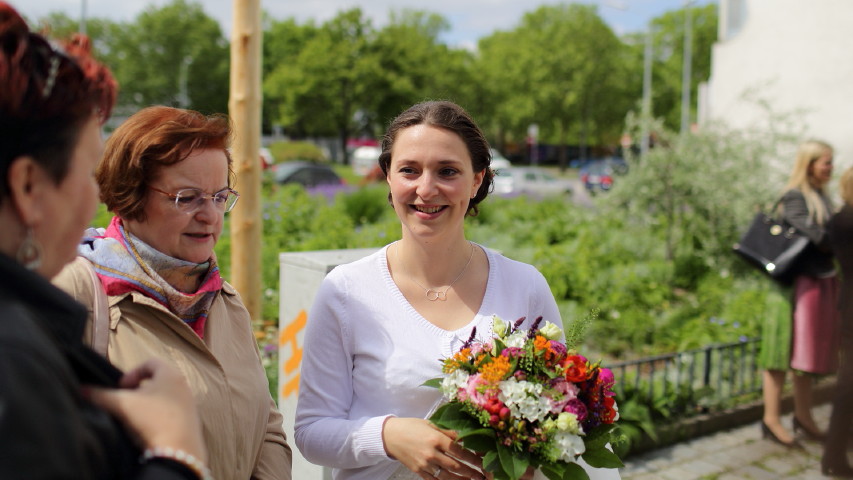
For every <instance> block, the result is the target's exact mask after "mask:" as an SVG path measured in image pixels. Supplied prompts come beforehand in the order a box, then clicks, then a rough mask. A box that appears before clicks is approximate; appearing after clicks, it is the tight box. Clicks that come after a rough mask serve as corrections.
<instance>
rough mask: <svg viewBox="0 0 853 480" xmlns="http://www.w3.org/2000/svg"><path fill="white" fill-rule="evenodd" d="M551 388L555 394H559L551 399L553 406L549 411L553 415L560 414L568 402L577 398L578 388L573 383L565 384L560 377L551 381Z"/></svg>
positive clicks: (563, 379)
mask: <svg viewBox="0 0 853 480" xmlns="http://www.w3.org/2000/svg"><path fill="white" fill-rule="evenodd" d="M551 388H553V389H554V392H555V393H558V394H559V395H558V398H554V399H552V401H553V404H554V406H553V408H552V409H551V411H552V412H553V413H560V412H562V411H563V409H564V408H565V406H566V404H567V403H568V402H569V400H573V399H576V398H577V396H578V391H579V389H578V386H577V385H575V384H574V383H571V382H567V381H566V379H565V378H562V377H558V378H555V379H554V380H552V381H551Z"/></svg>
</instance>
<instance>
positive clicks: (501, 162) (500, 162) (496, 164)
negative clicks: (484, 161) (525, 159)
mask: <svg viewBox="0 0 853 480" xmlns="http://www.w3.org/2000/svg"><path fill="white" fill-rule="evenodd" d="M489 151H490V152H491V153H492V163H491V164H490V166H491V167H492V170H498V169H500V168H509V167H511V166H512V164H511V163H509V160H508V159H507V158H506V157H504V156H503V155H501V152H499V151H497V150H495V149H494V148H490V149H489Z"/></svg>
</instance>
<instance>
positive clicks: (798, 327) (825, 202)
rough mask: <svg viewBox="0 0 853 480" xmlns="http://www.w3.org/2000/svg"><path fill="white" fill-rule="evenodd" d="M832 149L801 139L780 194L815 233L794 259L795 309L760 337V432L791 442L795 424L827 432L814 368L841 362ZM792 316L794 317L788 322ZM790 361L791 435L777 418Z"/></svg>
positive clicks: (791, 215) (792, 215)
mask: <svg viewBox="0 0 853 480" xmlns="http://www.w3.org/2000/svg"><path fill="white" fill-rule="evenodd" d="M832 156H833V151H832V147H831V146H829V145H828V144H827V143H825V142H821V141H818V140H809V141H807V142H804V143H802V144H801V145H800V147H799V149H798V151H797V156H796V160H795V163H794V169H793V171H792V173H791V177H790V179H789V180H788V184H787V185H786V187H785V193H784V194H783V195H782V199H781V202H780V204H781V205H780V209H781V218H782V219H784V220H785V221H787V222H788V223H789V224H790V225H792V226H794V227H795V228H796V229H797V230H799V231H800V232H802V233H804V234H805V235H806V236H808V238H809V240H810V243H809V246H808V247H807V248H806V251H805V252H804V253H803V254H802V257H801V258H800V259H799V260H798V263H797V269H798V272H797V276H796V277H795V279H794V283H793V285H792V288H791V292H790V295H791V310H792V314H791V315H788V314H787V313H785V314H783V315H777V316H775V317H773V318H769V319H768V323H770V324H772V325H765V329H764V332H763V336H768V337H769V338H766V339H765V342H763V344H762V357H761V364H762V366H763V367H764V368H765V371H764V376H763V377H764V378H763V380H764V385H763V388H764V418H763V424H762V433H763V436H764V437H765V438H768V437H769V438H770V439H771V440H774V441H776V442H777V443H780V444H782V445H785V446H788V447H794V446H799V443H798V442H797V440H796V438H795V436H794V435H796V434H797V432H798V431H802V433H803V434H804V435H805V436H806V437H807V438H809V439H811V440H815V441H822V440H823V439H824V437H825V434H824V433H823V432H821V431H820V430H819V429H818V427H817V425H816V424H815V421H814V417H813V416H812V375H811V374H827V373H832V372H834V371H835V369H836V368H837V362H838V359H837V352H838V335H837V333H838V311H837V307H836V302H837V298H838V281H837V279H836V274H835V265H834V263H833V256H832V252H831V250H830V246H829V237H828V235H827V229H826V226H827V223H828V221H829V217H830V215H831V214H832V211H833V207H832V202H831V200H830V198H829V195H828V193H827V186H828V184H829V181H830V179H831V178H832V160H833V159H832ZM787 322H792V326H791V327H790V328H789V327H788V326H787V325H786V323H787ZM771 332H772V333H771ZM774 335H776V336H775V337H774ZM789 345H790V351H788V350H787V347H788V346H789ZM771 346H772V347H771ZM788 368H791V369H793V370H794V371H795V373H794V419H793V429H794V435H791V433H790V432H788V430H787V429H785V427H784V426H782V423H781V422H780V413H781V396H782V387H783V385H784V382H785V373H786V371H787V370H788Z"/></svg>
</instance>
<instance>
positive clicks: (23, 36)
mask: <svg viewBox="0 0 853 480" xmlns="http://www.w3.org/2000/svg"><path fill="white" fill-rule="evenodd" d="M90 51H91V45H90V43H89V39H88V38H87V37H85V36H83V35H75V36H74V37H72V38H71V39H70V40H69V41H68V42H65V43H63V44H62V45H58V44H52V43H51V42H49V41H48V40H47V39H46V38H45V37H43V36H42V35H39V34H37V33H33V32H31V31H30V29H29V27H28V26H27V24H26V22H25V21H24V19H23V18H21V16H20V15H19V14H18V12H17V11H15V9H14V8H12V6H11V5H9V4H8V3H6V2H3V1H0V85H2V88H0V175H2V182H0V200H2V199H3V198H4V197H5V195H6V181H5V178H6V174H7V171H8V168H9V165H10V164H11V163H12V161H14V160H15V159H16V158H18V157H21V156H31V157H33V158H34V159H35V160H36V161H37V162H38V163H39V164H40V165H41V166H42V167H43V168H45V170H46V171H48V172H49V174H50V175H51V176H52V177H53V179H54V181H56V182H57V183H59V182H60V181H62V179H63V178H65V174H66V173H67V171H68V163H69V160H70V158H71V153H72V152H73V150H74V147H75V146H76V144H77V139H78V136H79V133H80V129H81V128H82V127H83V125H84V124H85V123H86V121H88V120H89V119H90V118H92V115H98V117H99V119H100V121H101V122H102V123H103V122H105V121H106V120H107V118H108V117H109V115H110V112H111V111H112V108H113V105H114V104H115V100H116V94H117V88H118V87H117V84H116V81H115V79H114V78H113V75H112V73H110V71H109V70H108V69H107V68H106V67H105V66H103V65H101V64H100V63H98V62H97V61H95V59H93V58H92V57H91V55H90Z"/></svg>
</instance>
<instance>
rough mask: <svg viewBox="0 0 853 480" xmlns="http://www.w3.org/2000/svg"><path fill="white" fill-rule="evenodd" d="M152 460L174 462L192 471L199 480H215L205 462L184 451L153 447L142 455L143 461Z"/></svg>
mask: <svg viewBox="0 0 853 480" xmlns="http://www.w3.org/2000/svg"><path fill="white" fill-rule="evenodd" d="M152 458H168V459H170V460H174V461H176V462H178V463H180V464H182V465H185V466H186V467H187V468H189V469H190V470H192V471H193V473H195V474H196V475H197V476H198V478H199V479H201V480H213V475H211V474H210V470H209V469H208V468H207V466H205V464H204V462H202V461H201V460H199V459H197V458H196V457H195V456H193V455H190V454H189V453H187V452H185V451H183V450H177V449H174V448H172V447H152V448H147V449H145V452H144V453H143V454H142V461H143V462H144V461H147V460H151V459H152Z"/></svg>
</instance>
